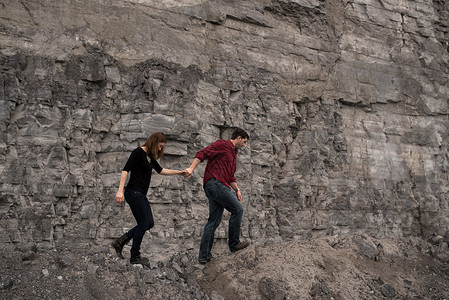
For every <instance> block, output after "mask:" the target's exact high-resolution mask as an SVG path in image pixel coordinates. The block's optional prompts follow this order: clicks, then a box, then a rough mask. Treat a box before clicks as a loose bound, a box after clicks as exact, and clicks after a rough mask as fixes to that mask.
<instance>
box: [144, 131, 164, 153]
mask: <svg viewBox="0 0 449 300" xmlns="http://www.w3.org/2000/svg"><path fill="white" fill-rule="evenodd" d="M159 143H167V138H166V137H165V135H164V134H163V133H162V132H155V133H153V134H152V135H151V136H150V137H149V138H148V139H147V141H146V142H145V144H143V146H144V147H145V148H146V149H147V154H148V156H150V157H152V158H154V159H159V158H161V157H162V156H164V148H163V147H162V150H161V151H159Z"/></svg>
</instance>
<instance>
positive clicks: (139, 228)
mask: <svg viewBox="0 0 449 300" xmlns="http://www.w3.org/2000/svg"><path fill="white" fill-rule="evenodd" d="M125 200H126V202H127V203H128V204H129V207H130V208H131V211H132V213H133V216H134V218H135V219H136V222H137V225H136V226H135V227H134V228H133V229H131V230H130V231H128V233H127V234H126V235H127V236H128V237H130V238H132V239H133V245H132V246H131V252H136V251H139V250H140V244H141V243H142V239H143V236H144V234H145V231H147V230H149V229H151V228H153V226H154V220H153V214H152V213H151V207H150V203H149V202H148V199H147V197H146V196H145V195H144V194H142V193H141V192H138V191H135V190H125Z"/></svg>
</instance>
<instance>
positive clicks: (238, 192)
mask: <svg viewBox="0 0 449 300" xmlns="http://www.w3.org/2000/svg"><path fill="white" fill-rule="evenodd" d="M230 186H231V188H232V189H233V190H234V192H235V194H236V196H237V199H239V201H240V202H242V193H240V189H239V186H238V185H237V182H231V183H230Z"/></svg>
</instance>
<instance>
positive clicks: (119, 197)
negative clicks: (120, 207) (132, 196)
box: [115, 191, 124, 204]
mask: <svg viewBox="0 0 449 300" xmlns="http://www.w3.org/2000/svg"><path fill="white" fill-rule="evenodd" d="M123 200H124V197H123V192H121V191H118V192H117V194H116V195H115V201H117V203H119V204H122V202H123Z"/></svg>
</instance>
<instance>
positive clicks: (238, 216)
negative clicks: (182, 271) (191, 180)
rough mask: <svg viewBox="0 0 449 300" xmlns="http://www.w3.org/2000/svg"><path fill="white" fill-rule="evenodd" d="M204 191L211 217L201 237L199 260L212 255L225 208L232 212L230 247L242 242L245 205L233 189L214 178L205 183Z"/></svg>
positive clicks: (229, 236)
mask: <svg viewBox="0 0 449 300" xmlns="http://www.w3.org/2000/svg"><path fill="white" fill-rule="evenodd" d="M204 191H205V192H206V196H207V198H208V199H209V219H208V220H207V224H206V225H205V226H204V231H203V236H202V238H201V245H200V253H199V256H198V259H199V260H207V259H210V258H211V257H212V254H211V250H212V245H213V244H214V234H215V230H216V229H217V227H218V225H220V222H221V217H222V216H223V210H224V209H226V210H227V211H229V212H231V218H230V219H229V230H228V245H229V249H230V250H232V249H234V248H235V247H236V246H237V245H238V244H240V226H241V224H242V215H243V205H242V203H240V201H239V200H238V199H237V197H236V195H235V194H234V193H233V192H232V190H231V189H230V188H229V187H227V186H225V185H224V184H222V183H221V182H219V181H218V180H216V179H215V178H212V179H211V180H209V181H208V182H207V183H206V184H205V185H204Z"/></svg>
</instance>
